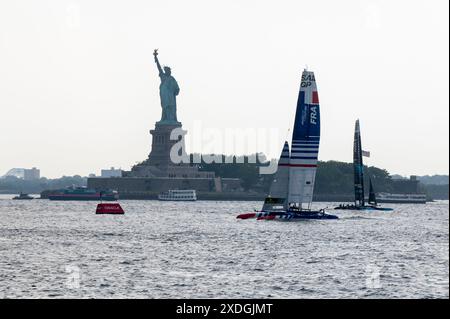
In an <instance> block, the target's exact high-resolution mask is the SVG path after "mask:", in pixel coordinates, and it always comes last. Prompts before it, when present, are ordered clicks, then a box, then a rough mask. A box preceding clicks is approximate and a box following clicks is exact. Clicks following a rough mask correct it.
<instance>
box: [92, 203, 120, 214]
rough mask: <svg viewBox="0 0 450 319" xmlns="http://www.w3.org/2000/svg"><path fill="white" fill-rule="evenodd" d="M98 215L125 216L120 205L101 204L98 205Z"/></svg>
mask: <svg viewBox="0 0 450 319" xmlns="http://www.w3.org/2000/svg"><path fill="white" fill-rule="evenodd" d="M95 213H96V214H113V215H121V214H125V212H124V211H123V209H122V207H121V206H120V204H119V203H107V204H106V203H101V204H98V205H97V210H96V211H95Z"/></svg>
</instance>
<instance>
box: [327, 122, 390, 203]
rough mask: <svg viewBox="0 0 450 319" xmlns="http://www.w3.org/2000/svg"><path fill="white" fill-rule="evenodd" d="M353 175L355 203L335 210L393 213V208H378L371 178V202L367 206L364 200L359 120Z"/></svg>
mask: <svg viewBox="0 0 450 319" xmlns="http://www.w3.org/2000/svg"><path fill="white" fill-rule="evenodd" d="M353 174H354V187H355V203H354V204H353V205H350V204H345V205H343V204H341V205H339V206H337V207H335V209H349V210H381V211H391V210H393V209H392V208H383V207H380V206H378V204H377V199H376V196H375V191H374V188H373V185H372V180H371V179H370V178H369V183H370V188H369V200H368V205H366V202H365V199H364V164H363V150H362V147H361V130H360V127H359V120H356V123H355V135H354V140H353Z"/></svg>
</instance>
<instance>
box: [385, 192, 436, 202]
mask: <svg viewBox="0 0 450 319" xmlns="http://www.w3.org/2000/svg"><path fill="white" fill-rule="evenodd" d="M378 202H379V203H396V204H425V203H426V202H427V195H425V194H391V193H379V194H378Z"/></svg>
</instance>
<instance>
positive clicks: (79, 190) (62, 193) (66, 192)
mask: <svg viewBox="0 0 450 319" xmlns="http://www.w3.org/2000/svg"><path fill="white" fill-rule="evenodd" d="M48 199H50V200H76V201H87V200H95V201H101V200H103V201H115V200H118V199H119V194H118V193H117V192H116V191H112V190H105V191H97V190H94V189H89V188H87V187H71V188H66V189H59V190H55V191H50V193H49V194H48Z"/></svg>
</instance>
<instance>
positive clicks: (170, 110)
mask: <svg viewBox="0 0 450 319" xmlns="http://www.w3.org/2000/svg"><path fill="white" fill-rule="evenodd" d="M153 55H154V56H155V63H156V66H157V67H158V71H159V77H160V78H161V84H160V85H159V97H160V98H161V107H162V116H161V121H159V122H158V123H160V124H179V122H178V121H177V98H176V96H177V95H178V93H180V88H179V87H178V83H177V81H176V80H175V78H174V77H173V76H172V75H171V74H172V72H171V70H170V68H169V67H168V66H165V67H164V70H163V69H162V68H161V65H160V64H159V60H158V49H156V50H155V51H154V52H153Z"/></svg>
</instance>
